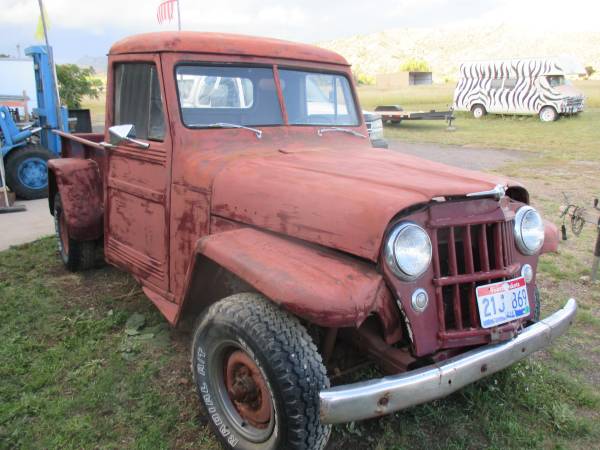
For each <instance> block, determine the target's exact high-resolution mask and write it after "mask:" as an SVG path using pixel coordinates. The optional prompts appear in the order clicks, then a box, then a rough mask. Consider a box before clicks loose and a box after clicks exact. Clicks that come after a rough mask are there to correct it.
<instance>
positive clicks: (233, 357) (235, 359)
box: [225, 350, 272, 430]
mask: <svg viewBox="0 0 600 450" xmlns="http://www.w3.org/2000/svg"><path fill="white" fill-rule="evenodd" d="M225 387H226V388H227V393H228V394H229V398H230V399H231V401H232V403H233V405H234V407H235V409H236V410H237V412H238V413H239V415H240V416H241V417H242V419H244V420H246V421H247V422H248V423H249V424H250V425H252V426H253V427H255V428H258V429H261V430H264V429H266V428H267V427H268V426H269V422H270V421H271V414H272V412H271V410H272V407H271V398H270V395H269V390H268V389H269V388H268V386H267V383H266V381H265V379H264V378H263V376H262V373H261V372H260V369H259V368H258V366H257V365H256V363H255V362H254V361H253V360H252V359H251V358H250V357H249V356H248V354H247V353H245V352H243V351H241V350H235V351H234V352H232V353H231V354H230V355H229V357H228V358H227V359H226V361H225Z"/></svg>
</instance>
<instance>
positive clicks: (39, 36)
mask: <svg viewBox="0 0 600 450" xmlns="http://www.w3.org/2000/svg"><path fill="white" fill-rule="evenodd" d="M43 11H44V18H45V19H46V29H47V30H49V29H50V20H49V19H48V13H47V12H46V7H44V8H43ZM34 38H35V40H36V41H41V42H43V41H44V40H45V38H44V24H43V23H42V15H41V14H40V17H39V18H38V23H37V27H36V28H35V35H34Z"/></svg>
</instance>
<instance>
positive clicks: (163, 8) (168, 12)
mask: <svg viewBox="0 0 600 450" xmlns="http://www.w3.org/2000/svg"><path fill="white" fill-rule="evenodd" d="M175 3H177V0H165V1H164V2H162V3H161V4H160V5H158V9H157V10H156V19H157V20H158V23H160V24H162V23H163V22H165V21H166V22H171V20H173V13H174V12H175Z"/></svg>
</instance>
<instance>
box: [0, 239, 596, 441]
mask: <svg viewBox="0 0 600 450" xmlns="http://www.w3.org/2000/svg"><path fill="white" fill-rule="evenodd" d="M0 279H2V282H1V283H0V314H1V316H2V317H3V320H2V323H1V324H0V342H2V345H1V346H0V380H2V381H1V382H0V397H1V398H2V403H1V404H0V448H92V447H93V448H140V449H154V448H203V449H208V448H218V446H217V444H216V442H215V441H214V440H213V438H212V436H211V434H210V432H209V430H208V428H207V427H206V425H205V424H204V422H203V420H202V414H201V413H200V411H199V404H198V402H197V401H196V397H195V393H194V389H193V387H192V383H191V380H190V376H189V374H188V364H187V355H188V350H187V340H188V338H189V336H188V334H187V333H184V332H180V331H176V330H171V329H169V328H168V327H166V325H165V323H164V320H163V319H162V318H161V317H160V315H159V314H158V313H157V312H156V311H155V310H154V309H153V307H152V306H151V304H150V302H149V301H148V300H146V299H145V298H144V296H143V295H140V294H139V291H138V289H137V287H136V286H135V283H134V282H133V280H131V279H130V278H129V276H127V275H126V274H123V273H121V272H118V271H117V270H115V269H111V268H103V269H100V270H96V271H93V272H89V273H87V274H75V275H74V274H70V273H68V272H65V271H64V269H63V268H62V266H61V264H60V263H59V260H58V257H57V255H56V251H55V248H54V242H53V240H52V239H51V238H46V239H42V240H40V241H37V242H35V243H33V244H29V245H25V246H21V247H18V248H13V249H11V250H8V251H5V252H2V253H0ZM134 312H137V313H142V314H143V315H144V316H145V318H146V325H145V327H144V328H143V329H142V331H141V334H140V335H138V336H133V337H130V336H128V335H127V333H126V332H125V330H126V320H127V318H128V317H130V315H131V314H132V313H134ZM586 323H589V322H586ZM547 358H550V359H551V364H549V363H548V361H547ZM571 369H575V370H577V371H578V372H579V373H578V374H577V375H573V374H571V373H570V370H571ZM591 369H593V367H591V368H590V363H589V361H588V360H586V359H585V358H584V356H583V354H581V355H580V354H574V353H572V352H570V351H569V349H568V348H567V349H565V348H563V347H562V346H561V347H560V348H557V349H556V350H552V351H551V352H550V353H549V354H548V355H547V356H546V357H545V358H543V359H540V358H533V359H531V360H529V361H527V362H524V363H521V364H519V365H517V366H516V367H513V368H511V369H509V370H506V371H504V372H502V373H499V374H496V375H493V376H491V377H490V378H488V379H486V380H483V381H481V382H479V383H477V384H475V385H473V386H470V387H468V388H466V389H463V390H462V391H460V392H458V393H457V394H454V395H453V396H451V397H449V398H448V399H444V400H441V401H436V402H433V403H430V404H426V405H423V406H419V407H416V408H412V409H410V410H408V411H405V412H402V413H397V414H394V415H392V416H389V417H385V418H382V419H379V420H370V421H366V422H361V423H354V424H349V425H344V426H338V427H335V429H334V434H333V437H332V441H331V442H332V443H331V447H330V448H343V447H347V446H351V447H354V448H358V449H409V448H410V449H412V448H417V449H431V448H436V449H438V448H439V449H446V448H456V449H461V448H498V449H501V448H502V449H504V448H514V449H520V448H548V447H550V448H589V446H590V445H592V444H593V443H594V442H596V441H597V439H600V421H599V420H598V418H599V414H600V395H599V393H598V391H597V387H594V386H590V385H589V384H588V383H587V382H586V380H585V377H584V376H582V371H585V370H591Z"/></svg>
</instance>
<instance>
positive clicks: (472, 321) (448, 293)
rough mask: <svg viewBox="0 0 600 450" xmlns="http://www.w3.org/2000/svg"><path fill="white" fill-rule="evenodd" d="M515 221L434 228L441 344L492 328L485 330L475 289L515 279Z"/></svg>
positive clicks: (481, 333)
mask: <svg viewBox="0 0 600 450" xmlns="http://www.w3.org/2000/svg"><path fill="white" fill-rule="evenodd" d="M513 223H514V221H513V220H509V221H502V222H488V223H479V224H461V225H454V226H439V227H436V226H435V224H432V225H433V226H434V228H433V230H432V244H433V249H434V252H433V267H434V280H433V281H434V286H435V290H436V301H437V305H438V321H439V330H440V340H441V341H442V344H443V346H444V347H452V341H453V340H457V345H458V340H462V341H461V343H460V345H464V344H465V342H464V340H465V339H468V338H471V337H472V338H474V339H475V340H477V338H479V339H480V338H481V337H482V336H486V335H489V334H490V330H487V329H483V328H481V324H480V321H479V314H478V310H477V299H476V297H475V288H476V287H477V286H479V285H481V284H487V283H493V282H497V281H502V280H505V279H509V278H512V277H514V276H515V275H516V273H517V272H518V269H519V265H518V264H515V263H514V251H515V245H514V235H513V231H512V228H513Z"/></svg>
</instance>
